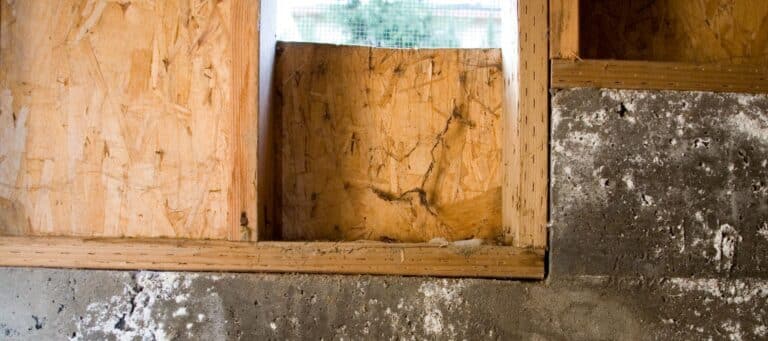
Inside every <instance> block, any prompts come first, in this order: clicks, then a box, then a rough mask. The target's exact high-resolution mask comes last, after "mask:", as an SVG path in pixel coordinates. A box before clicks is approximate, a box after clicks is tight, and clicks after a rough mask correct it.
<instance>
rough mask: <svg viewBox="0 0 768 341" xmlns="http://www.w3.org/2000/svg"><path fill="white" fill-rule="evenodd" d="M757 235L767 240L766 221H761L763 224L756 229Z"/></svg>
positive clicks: (767, 227) (767, 223)
mask: <svg viewBox="0 0 768 341" xmlns="http://www.w3.org/2000/svg"><path fill="white" fill-rule="evenodd" d="M757 235H758V236H760V237H763V238H765V240H768V222H765V223H763V226H760V228H759V229H757Z"/></svg>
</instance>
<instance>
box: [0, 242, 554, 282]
mask: <svg viewBox="0 0 768 341" xmlns="http://www.w3.org/2000/svg"><path fill="white" fill-rule="evenodd" d="M544 257H545V252H544V251H543V250H536V249H521V248H515V247H509V246H493V245H479V244H478V245H462V244H460V243H459V244H457V243H444V244H391V243H380V242H341V243H337V242H231V241H212V240H209V241H203V240H180V239H154V238H153V239H123V238H93V239H86V238H70V237H0V266H24V267H64V268H87V269H113V270H138V269H142V270H170V271H237V272H304V273H340V274H380V275H416V276H446V277H489V278H521V279H542V278H544Z"/></svg>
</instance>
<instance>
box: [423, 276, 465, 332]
mask: <svg viewBox="0 0 768 341" xmlns="http://www.w3.org/2000/svg"><path fill="white" fill-rule="evenodd" d="M463 289H464V285H463V283H462V282H455V281H454V282H449V281H447V280H443V281H442V282H426V283H423V284H422V285H421V286H420V287H419V292H420V293H421V294H422V295H424V299H423V307H424V311H425V314H424V318H423V328H424V332H425V333H426V334H427V335H440V336H442V337H447V338H452V337H455V326H453V325H452V324H446V322H445V319H444V316H443V309H445V308H451V307H456V306H458V305H461V304H462V303H464V300H463V298H462V297H461V293H462V290H463Z"/></svg>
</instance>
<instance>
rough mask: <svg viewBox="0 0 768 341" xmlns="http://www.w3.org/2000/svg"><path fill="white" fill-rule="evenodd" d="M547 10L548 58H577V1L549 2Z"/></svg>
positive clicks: (552, 0) (556, 0)
mask: <svg viewBox="0 0 768 341" xmlns="http://www.w3.org/2000/svg"><path fill="white" fill-rule="evenodd" d="M587 1H588V0H587ZM549 8H550V10H549V25H550V34H549V38H550V43H549V57H550V58H562V59H576V58H578V57H579V0H550V1H549Z"/></svg>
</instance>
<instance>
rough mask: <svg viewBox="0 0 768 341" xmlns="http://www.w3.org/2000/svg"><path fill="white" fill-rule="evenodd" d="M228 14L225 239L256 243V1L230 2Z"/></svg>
mask: <svg viewBox="0 0 768 341" xmlns="http://www.w3.org/2000/svg"><path fill="white" fill-rule="evenodd" d="M231 11H232V22H231V27H230V31H231V34H232V40H231V44H232V46H231V49H232V92H231V95H232V106H233V108H232V114H233V115H234V116H233V120H232V127H231V132H232V134H233V141H232V144H233V146H234V164H233V170H232V186H231V190H230V191H229V198H228V201H229V219H228V221H229V228H230V230H229V234H228V238H227V239H228V240H257V239H258V238H257V231H256V230H257V225H258V224H257V222H258V213H257V205H258V203H257V198H256V185H257V184H256V182H257V180H256V169H257V153H258V150H257V148H258V147H257V139H256V136H258V111H257V110H258V108H257V103H258V100H259V97H258V96H259V95H258V72H259V46H258V44H259V29H258V25H259V1H253V0H233V1H232V3H231Z"/></svg>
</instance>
